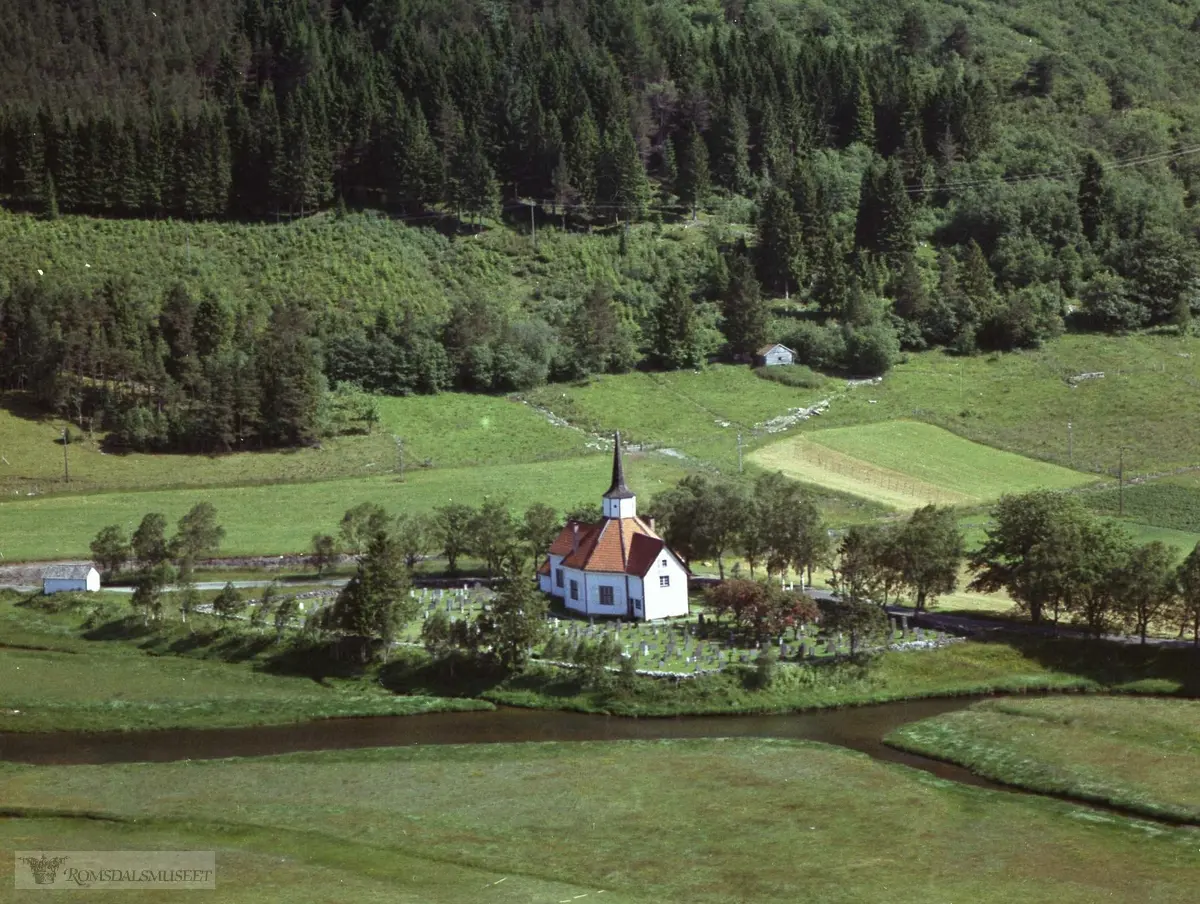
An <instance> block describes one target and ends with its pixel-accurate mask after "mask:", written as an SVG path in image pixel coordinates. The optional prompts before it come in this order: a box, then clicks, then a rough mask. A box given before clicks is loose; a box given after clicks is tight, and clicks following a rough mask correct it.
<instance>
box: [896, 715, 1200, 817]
mask: <svg viewBox="0 0 1200 904" xmlns="http://www.w3.org/2000/svg"><path fill="white" fill-rule="evenodd" d="M888 742H889V743H892V744H894V745H896V746H898V747H902V748H904V749H906V750H913V751H916V752H918V753H924V754H927V755H929V756H936V757H939V758H942V759H948V760H952V761H954V762H956V763H960V764H962V765H964V766H967V767H968V768H970V769H971V770H972V771H973V772H977V773H979V774H980V775H985V776H987V777H988V778H992V779H996V780H998V781H1002V782H1007V783H1009V784H1014V785H1020V786H1021V787H1025V788H1032V789H1034V790H1037V791H1050V792H1054V793H1058V794H1066V795H1069V796H1071V797H1078V798H1081V799H1084V800H1096V801H1104V802H1108V803H1113V804H1117V805H1119V806H1122V807H1128V808H1130V809H1132V810H1135V811H1137V812H1141V813H1145V814H1147V815H1150V816H1166V817H1169V818H1174V819H1180V820H1186V821H1189V822H1200V702H1197V701H1194V700H1143V699H1128V698H1119V697H1092V698H1054V699H1045V700H987V701H984V702H982V703H977V704H976V705H974V706H973V707H971V709H969V710H964V711H961V712H956V713H948V714H946V715H944V716H939V717H937V718H934V719H927V720H925V721H923V722H917V723H915V724H912V725H907V726H904V727H903V728H901V729H899V730H897V731H895V732H893V733H892V735H890V736H889V738H888Z"/></svg>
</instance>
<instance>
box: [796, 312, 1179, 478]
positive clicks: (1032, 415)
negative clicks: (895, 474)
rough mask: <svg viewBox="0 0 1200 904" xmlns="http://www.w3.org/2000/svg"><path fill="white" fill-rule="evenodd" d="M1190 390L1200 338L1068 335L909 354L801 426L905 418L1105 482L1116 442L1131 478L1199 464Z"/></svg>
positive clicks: (1113, 471) (1114, 460)
mask: <svg viewBox="0 0 1200 904" xmlns="http://www.w3.org/2000/svg"><path fill="white" fill-rule="evenodd" d="M1184 354H1186V355H1190V356H1191V357H1180V356H1181V355H1184ZM960 371H961V378H960ZM1093 371H1103V372H1104V373H1105V376H1104V377H1103V378H1102V379H1093V380H1085V381H1083V382H1081V383H1080V384H1079V385H1078V387H1077V388H1075V389H1071V388H1070V386H1069V385H1068V384H1067V382H1066V381H1065V378H1066V377H1068V376H1071V375H1074V374H1079V373H1085V372H1093ZM960 381H961V382H960ZM1197 385H1200V338H1196V337H1187V338H1183V339H1181V338H1178V337H1167V336H1130V337H1124V338H1111V337H1103V336H1091V335H1067V336H1063V337H1062V338H1060V339H1058V340H1057V341H1055V342H1053V343H1051V344H1050V345H1048V346H1047V347H1046V348H1043V349H1039V350H1036V351H1028V352H1020V353H1015V354H1010V355H1001V356H987V357H984V356H981V357H976V358H954V357H950V356H948V355H944V354H942V353H940V352H925V353H922V354H919V355H911V356H910V357H909V363H907V364H901V365H899V366H898V367H896V368H895V369H894V370H893V371H892V372H891V373H889V374H888V375H887V377H885V378H884V381H883V382H882V383H881V384H879V385H877V386H872V387H869V389H865V390H864V389H859V390H855V391H854V392H851V393H847V394H846V395H845V396H844V397H843V398H841V399H839V400H838V401H837V402H835V403H834V404H833V405H831V406H830V409H829V411H828V412H827V413H826V414H825V415H823V416H822V417H821V418H820V419H819V421H818V420H814V421H809V422H808V423H807V424H806V425H805V427H804V428H803V429H804V430H805V431H806V432H807V431H808V430H815V429H824V428H827V427H842V426H854V425H858V424H864V423H874V422H877V421H884V420H894V419H898V418H907V419H912V420H919V421H925V422H927V423H931V424H935V425H937V426H940V427H945V428H947V429H948V430H951V431H952V432H954V433H957V434H959V435H960V436H963V437H966V438H967V439H970V440H974V441H975V442H980V443H984V444H986V445H989V446H994V447H996V448H999V449H1006V450H1008V451H1010V452H1016V453H1018V454H1021V455H1027V456H1029V457H1031V458H1038V459H1042V460H1043V461H1049V462H1053V463H1054V464H1058V465H1063V466H1066V467H1073V468H1074V469H1075V470H1081V471H1099V472H1101V473H1107V474H1111V475H1112V476H1113V477H1114V478H1115V477H1116V472H1117V458H1118V456H1117V447H1118V446H1121V445H1124V446H1126V447H1127V451H1126V452H1125V474H1126V477H1129V476H1131V475H1137V474H1150V473H1160V472H1163V471H1167V470H1171V469H1174V468H1181V467H1190V466H1196V465H1197V464H1200V462H1198V461H1197V457H1196V449H1197V448H1198V447H1200V422H1198V421H1197V420H1196V418H1195V417H1193V416H1192V409H1193V407H1194V405H1193V399H1194V395H1195V387H1196V386H1197ZM871 400H875V401H874V403H872V402H871ZM1068 421H1070V422H1071V423H1072V424H1073V429H1072V433H1073V450H1072V452H1073V454H1071V455H1068V442H1067V441H1068V434H1067V422H1068Z"/></svg>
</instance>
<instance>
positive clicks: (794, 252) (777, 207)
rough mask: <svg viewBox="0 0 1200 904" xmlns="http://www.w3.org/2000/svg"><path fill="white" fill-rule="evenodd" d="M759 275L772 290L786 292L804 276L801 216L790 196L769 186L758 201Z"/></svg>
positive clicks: (794, 286)
mask: <svg viewBox="0 0 1200 904" xmlns="http://www.w3.org/2000/svg"><path fill="white" fill-rule="evenodd" d="M755 253H756V256H757V263H758V275H759V278H760V279H761V280H762V282H763V285H764V286H766V287H767V288H768V289H769V290H771V291H772V292H775V293H777V294H780V295H787V294H789V293H790V292H791V291H792V290H794V289H796V288H798V287H799V284H800V280H801V279H802V278H803V277H804V270H805V267H804V246H803V243H802V241H801V232H800V218H799V216H797V214H796V211H795V209H794V207H793V203H792V199H791V197H790V196H789V195H788V194H787V192H785V191H783V189H781V188H777V187H775V186H771V187H769V188H768V189H767V190H766V192H765V193H764V194H763V197H762V198H761V200H760V201H759V214H758V245H757V247H756V249H755Z"/></svg>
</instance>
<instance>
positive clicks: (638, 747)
mask: <svg viewBox="0 0 1200 904" xmlns="http://www.w3.org/2000/svg"><path fill="white" fill-rule="evenodd" d="M0 796H3V799H4V800H5V802H6V808H7V813H8V815H9V816H10V817H14V816H15V817H17V818H9V819H7V820H3V821H0V845H4V846H8V847H25V848H26V849H39V848H42V847H45V848H47V849H65V848H67V847H74V848H82V849H86V848H97V849H105V848H140V849H154V848H156V847H174V848H181V849H203V850H214V849H215V850H216V851H217V862H218V864H219V869H220V870H221V872H220V873H219V874H218V877H217V882H218V886H219V887H220V888H221V890H222V900H223V901H225V900H228V901H235V902H259V901H267V900H278V899H279V898H280V897H281V896H287V897H288V900H311V901H317V900H348V899H349V898H350V896H353V899H354V900H361V901H385V900H386V901H396V900H400V901H410V902H417V901H420V902H424V904H443V902H445V904H449V902H460V901H464V902H465V901H468V900H475V901H478V900H486V901H498V902H507V901H512V902H518V901H520V902H528V901H562V900H569V899H578V900H582V901H584V902H586V901H587V900H590V899H591V898H592V897H598V896H599V895H600V894H601V893H603V895H604V897H603V899H602V900H603V901H610V902H611V901H616V902H626V904H642V902H645V904H649V902H684V901H688V902H694V904H708V902H713V904H716V902H722V904H724V902H727V901H730V900H754V901H759V902H767V904H771V902H784V901H794V900H797V899H798V898H799V899H812V900H821V901H826V902H835V904H836V902H846V904H849V902H859V901H875V900H879V899H880V895H881V894H882V893H883V890H884V889H885V888H886V897H887V898H888V900H891V901H897V902H916V901H926V902H949V901H957V900H970V901H973V902H979V904H992V902H1005V904H1007V902H1009V901H1013V900H1021V901H1026V902H1033V904H1041V902H1045V904H1091V902H1094V901H1096V900H1100V899H1112V900H1130V901H1131V900H1139V899H1141V898H1142V896H1143V895H1144V892H1145V889H1146V888H1148V887H1150V886H1151V884H1152V885H1153V887H1154V889H1155V900H1156V901H1158V902H1163V904H1176V902H1178V904H1184V902H1190V901H1191V900H1192V899H1193V897H1194V890H1195V886H1196V883H1197V882H1198V881H1200V861H1198V860H1197V858H1196V857H1195V846H1196V845H1195V833H1194V832H1189V831H1186V830H1177V829H1164V828H1162V827H1159V826H1149V825H1144V824H1139V823H1137V822H1135V821H1131V820H1128V819H1123V818H1120V817H1109V816H1107V815H1104V814H1096V813H1091V812H1084V811H1081V810H1079V809H1077V808H1074V807H1072V806H1070V805H1067V804H1063V803H1061V802H1058V801H1053V800H1045V799H1040V798H1034V797H1023V796H1017V795H1010V794H1004V793H999V792H990V791H986V790H981V789H978V788H969V787H962V786H959V785H953V784H951V783H948V782H943V781H939V780H936V779H932V778H930V777H929V776H927V775H925V774H923V773H920V772H916V771H914V770H910V769H905V768H903V767H898V766H894V765H890V764H886V763H880V762H877V761H874V760H872V759H870V758H868V757H866V756H864V755H861V754H858V753H854V752H851V751H847V750H842V749H838V748H835V747H829V746H826V745H823V744H818V743H811V742H805V741H784V740H763V739H739V740H715V739H714V740H675V741H621V742H578V743H532V744H531V743H524V744H479V745H461V746H436V747H421V746H418V747H410V748H391V749H373V750H357V751H335V752H324V753H297V754H292V755H288V756H280V757H270V758H254V759H232V760H211V761H191V762H181V763H169V764H168V763H138V764H129V765H116V766H88V767H79V766H36V767H34V766H18V765H12V764H6V765H0ZM914 813H920V814H921V818H920V821H919V823H916V824H914V821H913V814H914ZM85 814H86V815H87V816H88V817H89V818H78V817H81V816H84V815H85ZM96 817H99V819H97V818H96ZM1031 838H1033V839H1037V843H1036V844H1030V843H1029V841H1030V839H1031ZM68 842H69V844H68ZM256 868H257V869H261V870H262V872H258V873H256V872H255V869H256ZM2 879H3V877H0V880H2ZM292 892H295V896H291V893H292ZM283 893H287V894H286V895H285V894H283ZM583 895H588V898H582V897H581V896H583Z"/></svg>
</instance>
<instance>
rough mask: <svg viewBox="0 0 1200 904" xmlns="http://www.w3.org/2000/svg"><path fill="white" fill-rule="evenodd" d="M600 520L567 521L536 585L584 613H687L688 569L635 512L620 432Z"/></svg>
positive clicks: (636, 616)
mask: <svg viewBox="0 0 1200 904" xmlns="http://www.w3.org/2000/svg"><path fill="white" fill-rule="evenodd" d="M602 504H603V512H604V517H603V518H602V519H601V520H600V522H599V523H598V524H581V523H579V522H578V521H568V522H567V526H566V527H564V528H563V529H562V532H561V533H560V534H559V535H558V537H556V538H555V540H554V542H553V543H551V544H550V550H549V555H548V556H547V559H546V561H545V562H543V563H542V566H541V568H539V569H538V586H540V587H541V589H542V590H543V591H544V592H545V593H549V594H551V595H553V596H556V597H559V598H560V599H562V601H563V604H564V605H565V606H566V607H567V608H568V609H571V610H573V611H575V612H579V613H580V614H582V615H609V616H614V617H618V618H624V619H630V620H634V621H650V620H651V619H656V618H670V617H672V616H677V615H687V614H688V586H687V584H688V569H687V566H686V565H684V563H683V560H682V559H680V558H679V556H677V555H675V553H673V552H672V551H671V550H670V549H669V548H668V547H667V544H666V543H664V542H663V539H662V537H660V536H659V535H658V534H656V533H655V532H654V522H653V519H650V520H646V519H642V518H639V517H638V515H637V497H636V496H634V494H633V492H632V491H631V490H630V489H629V487H627V486H626V485H625V469H624V466H623V464H622V462H621V434H620V433H618V434H617V435H616V448H615V449H614V451H613V477H612V486H610V487H609V488H608V492H607V493H605V494H604V497H603V500H602Z"/></svg>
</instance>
